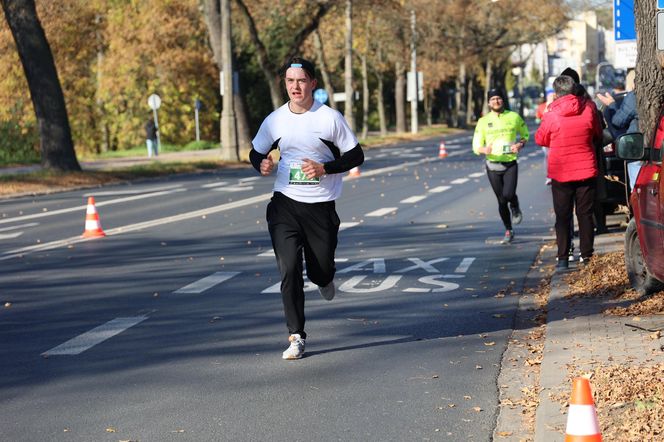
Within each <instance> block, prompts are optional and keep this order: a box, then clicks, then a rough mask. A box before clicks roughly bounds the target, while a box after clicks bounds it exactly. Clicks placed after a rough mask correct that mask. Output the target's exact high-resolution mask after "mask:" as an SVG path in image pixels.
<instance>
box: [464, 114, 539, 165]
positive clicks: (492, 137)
mask: <svg viewBox="0 0 664 442" xmlns="http://www.w3.org/2000/svg"><path fill="white" fill-rule="evenodd" d="M517 135H519V137H520V138H519V139H521V140H526V141H528V138H529V137H530V135H529V134H528V127H527V126H526V123H525V121H523V118H521V116H520V115H519V114H518V113H516V112H513V111H511V110H507V109H505V110H504V111H503V112H502V113H500V114H497V113H495V112H489V113H488V114H486V115H485V116H483V117H482V118H480V119H479V120H478V121H477V126H475V135H474V136H473V152H475V154H476V155H480V153H479V152H478V149H479V148H480V147H483V146H487V147H489V146H490V147H491V153H490V154H488V155H487V156H486V159H487V160H489V161H499V162H509V161H514V160H516V155H517V154H515V153H511V152H510V153H504V152H505V150H503V149H508V148H509V147H510V146H511V145H512V144H514V143H515V142H516V141H517Z"/></svg>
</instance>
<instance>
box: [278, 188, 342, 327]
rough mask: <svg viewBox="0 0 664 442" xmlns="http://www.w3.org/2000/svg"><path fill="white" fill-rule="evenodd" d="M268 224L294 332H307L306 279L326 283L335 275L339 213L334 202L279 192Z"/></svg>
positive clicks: (285, 304)
mask: <svg viewBox="0 0 664 442" xmlns="http://www.w3.org/2000/svg"><path fill="white" fill-rule="evenodd" d="M267 224H268V229H269V231H270V237H271V238H272V247H273V248H274V253H275V255H276V258H277V266H278V267H279V273H280V274H281V297H282V300H283V304H284V313H285V315H286V325H287V327H288V332H289V333H290V334H294V333H298V334H300V336H302V338H306V333H305V332H304V320H305V318H304V278H303V275H302V272H303V262H302V258H303V255H304V260H305V261H306V269H307V277H308V278H309V280H310V281H311V282H313V283H314V284H316V285H318V286H326V285H327V284H329V283H330V282H331V281H332V279H333V278H334V273H335V271H336V267H335V264H334V252H335V250H336V248H337V237H338V233H339V224H340V221H339V216H338V215H337V212H336V208H335V203H334V201H327V202H321V203H302V202H298V201H295V200H293V199H290V198H288V197H287V196H285V195H284V194H282V193H280V192H275V193H274V195H273V196H272V200H271V201H270V203H269V204H268V206H267Z"/></svg>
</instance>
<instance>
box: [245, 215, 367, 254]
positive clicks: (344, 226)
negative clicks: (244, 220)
mask: <svg viewBox="0 0 664 442" xmlns="http://www.w3.org/2000/svg"><path fill="white" fill-rule="evenodd" d="M358 224H360V223H358V222H346V223H341V224H339V231H340V232H341V231H342V230H346V229H350V228H351V227H355V226H357V225H358ZM257 256H274V250H273V249H270V250H266V251H265V252H263V253H259V254H258V255H257ZM334 261H335V262H345V261H348V259H346V258H343V259H340V258H337V259H335V260H334Z"/></svg>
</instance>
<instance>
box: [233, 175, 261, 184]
mask: <svg viewBox="0 0 664 442" xmlns="http://www.w3.org/2000/svg"><path fill="white" fill-rule="evenodd" d="M261 178H262V177H259V176H250V177H246V178H240V179H239V180H238V181H239V182H240V183H248V182H251V181H258V180H260V179H261Z"/></svg>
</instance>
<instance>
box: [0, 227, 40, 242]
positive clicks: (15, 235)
mask: <svg viewBox="0 0 664 442" xmlns="http://www.w3.org/2000/svg"><path fill="white" fill-rule="evenodd" d="M38 225H39V223H27V224H21V225H19V226H11V227H3V228H1V229H0V232H7V231H9V230H18V229H25V228H26V227H34V226H38ZM23 233H24V232H23V231H20V232H13V233H0V240H2V239H14V238H18V237H19V236H21V235H23Z"/></svg>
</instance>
